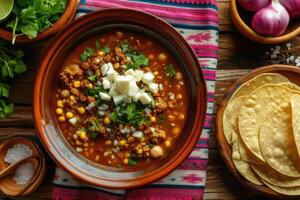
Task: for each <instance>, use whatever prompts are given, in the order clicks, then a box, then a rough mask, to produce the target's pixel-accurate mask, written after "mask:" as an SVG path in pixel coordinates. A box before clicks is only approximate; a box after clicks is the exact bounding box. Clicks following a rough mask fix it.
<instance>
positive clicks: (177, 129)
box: [172, 127, 180, 137]
mask: <svg viewBox="0 0 300 200" xmlns="http://www.w3.org/2000/svg"><path fill="white" fill-rule="evenodd" d="M179 133H180V128H179V127H174V128H173V130H172V134H173V136H175V137H177V136H178V135H179Z"/></svg>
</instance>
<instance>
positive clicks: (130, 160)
mask: <svg viewBox="0 0 300 200" xmlns="http://www.w3.org/2000/svg"><path fill="white" fill-rule="evenodd" d="M137 162H138V161H137V159H136V158H135V157H129V158H128V165H129V166H135V165H136V164H137Z"/></svg>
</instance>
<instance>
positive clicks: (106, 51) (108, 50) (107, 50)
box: [103, 46, 110, 54]
mask: <svg viewBox="0 0 300 200" xmlns="http://www.w3.org/2000/svg"><path fill="white" fill-rule="evenodd" d="M103 51H104V52H105V53H106V54H109V52H110V48H109V47H108V46H105V47H104V48H103Z"/></svg>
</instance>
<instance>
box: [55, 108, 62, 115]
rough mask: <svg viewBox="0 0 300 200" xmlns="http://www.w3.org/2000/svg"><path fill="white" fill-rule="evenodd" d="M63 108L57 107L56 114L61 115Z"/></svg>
mask: <svg viewBox="0 0 300 200" xmlns="http://www.w3.org/2000/svg"><path fill="white" fill-rule="evenodd" d="M63 112H64V111H63V109H61V108H57V109H56V114H58V115H61V114H63Z"/></svg>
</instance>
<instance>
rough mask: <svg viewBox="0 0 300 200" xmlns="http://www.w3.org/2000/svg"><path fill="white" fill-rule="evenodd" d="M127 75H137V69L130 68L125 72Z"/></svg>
mask: <svg viewBox="0 0 300 200" xmlns="http://www.w3.org/2000/svg"><path fill="white" fill-rule="evenodd" d="M125 75H131V76H132V77H134V78H135V77H136V74H135V71H134V70H133V69H129V70H127V71H126V72H125Z"/></svg>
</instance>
